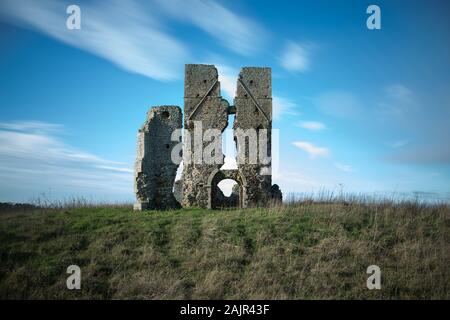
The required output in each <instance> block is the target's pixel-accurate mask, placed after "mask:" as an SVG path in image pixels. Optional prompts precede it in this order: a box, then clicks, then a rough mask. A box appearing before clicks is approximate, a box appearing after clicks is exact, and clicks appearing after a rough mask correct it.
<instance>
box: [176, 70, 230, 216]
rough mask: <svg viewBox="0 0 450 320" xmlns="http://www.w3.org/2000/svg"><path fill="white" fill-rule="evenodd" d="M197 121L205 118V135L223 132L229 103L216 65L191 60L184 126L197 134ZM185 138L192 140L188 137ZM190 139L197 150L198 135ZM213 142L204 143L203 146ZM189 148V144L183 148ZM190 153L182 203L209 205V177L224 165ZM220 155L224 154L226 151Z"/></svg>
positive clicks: (185, 92)
mask: <svg viewBox="0 0 450 320" xmlns="http://www.w3.org/2000/svg"><path fill="white" fill-rule="evenodd" d="M194 121H201V124H202V136H203V133H204V132H205V130H207V129H218V130H220V131H221V132H223V131H224V130H225V128H226V127H227V125H228V103H224V99H222V97H221V95H220V83H219V81H218V73H217V69H216V68H215V67H214V66H213V65H200V64H188V65H186V67H185V81H184V128H185V130H187V131H188V132H189V134H190V136H191V137H194ZM184 142H185V143H189V141H186V139H185V141H184ZM190 143H191V149H190V150H194V139H191V141H190ZM209 143H210V142H204V143H203V150H204V148H205V146H207V145H208V144H209ZM186 148H187V146H186V145H185V146H184V149H183V150H186ZM220 151H221V150H220ZM185 156H186V155H185ZM190 156H191V159H190V161H184V162H183V164H184V163H186V165H183V175H182V201H181V204H182V206H183V207H202V208H207V207H208V203H209V202H210V201H211V199H210V198H211V190H210V188H209V186H208V178H209V177H210V176H211V174H212V173H213V172H216V171H218V170H219V169H220V167H221V165H220V164H205V163H201V164H198V163H196V161H194V160H195V159H194V152H192V153H191V155H190ZM216 156H217V157H221V158H222V159H223V158H224V156H223V154H219V155H216ZM187 162H189V163H187Z"/></svg>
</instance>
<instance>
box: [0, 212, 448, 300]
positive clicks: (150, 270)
mask: <svg viewBox="0 0 450 320" xmlns="http://www.w3.org/2000/svg"><path fill="white" fill-rule="evenodd" d="M449 231H450V208H449V206H447V205H435V206H424V205H420V204H417V203H403V204H401V205H394V204H382V203H380V204H371V205H363V204H357V203H353V204H347V203H297V204H295V205H289V206H283V207H276V208H266V209H246V210H229V211H207V210H201V209H190V210H188V209H182V210H178V211H170V212H156V211H149V212H141V213H136V212H133V211H132V210H131V208H128V207H85V208H70V209H69V208H66V209H64V208H62V209H30V210H22V211H21V210H18V211H17V212H4V213H1V214H0V298H1V299H12V298H27V299H29V298H31V299H35V298H44V299H78V298H88V299H91V298H95V299H110V298H114V299H122V298H127V299H129V298H133V299H134V298H137V299H185V298H190V299H313V298H314V299H316V298H318V299H330V298H337V299H349V298H357V299H379V298H388V299H390V298H395V299H397V298H399V299H410V298H420V299H430V298H447V299H449V298H450V268H449V261H450V259H449V258H450V246H449V243H450V232H449ZM72 264H76V265H78V266H80V267H81V273H82V274H81V277H82V280H81V286H82V288H81V290H78V291H75V290H72V291H71V290H68V289H67V288H66V278H67V277H68V276H69V275H68V274H66V269H67V267H68V266H69V265H72ZM374 264H375V265H378V266H379V267H380V268H381V272H382V273H381V281H382V283H381V285H382V289H381V290H368V289H367V287H366V280H367V277H368V276H369V275H368V274H366V269H367V267H368V266H369V265H374Z"/></svg>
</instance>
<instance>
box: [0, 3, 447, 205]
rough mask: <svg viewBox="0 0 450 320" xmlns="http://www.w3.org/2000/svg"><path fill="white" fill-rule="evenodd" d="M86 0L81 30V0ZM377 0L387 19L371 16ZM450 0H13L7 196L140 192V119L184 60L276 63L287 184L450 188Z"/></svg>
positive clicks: (0, 87) (168, 91)
mask: <svg viewBox="0 0 450 320" xmlns="http://www.w3.org/2000/svg"><path fill="white" fill-rule="evenodd" d="M70 4H77V5H79V6H80V8H81V30H68V29H67V28H66V19H67V16H68V15H67V14H66V8H67V6H68V5H70ZM370 4H376V5H378V6H379V7H380V8H381V30H369V29H367V27H366V19H367V17H368V14H367V13H366V9H367V7H368V6H369V5H370ZM449 9H450V4H449V3H448V2H447V1H402V0H397V1H376V2H369V1H344V0H342V1H326V0H323V1H317V0H316V1H256V0H249V1H212V0H209V1H207V0H205V1H195V0H193V1H181V0H156V1H50V0H40V1H28V0H27V1H25V0H22V1H21V0H14V1H11V0H2V1H1V3H0V47H1V48H2V49H1V50H0V74H1V77H0V110H1V113H0V201H29V200H31V199H33V198H36V197H38V196H39V195H40V194H42V193H44V194H46V196H47V197H49V198H51V199H61V198H70V197H73V196H84V197H88V198H92V199H95V200H97V201H99V200H100V201H102V200H105V201H111V200H116V201H132V200H133V198H134V196H133V178H132V175H133V173H132V168H133V161H134V157H135V145H136V131H137V129H138V128H139V126H140V125H141V124H142V122H143V121H144V120H145V113H146V111H147V110H148V108H149V107H150V106H153V105H162V104H173V105H179V106H183V68H184V64H185V63H210V64H215V65H216V66H217V67H218V69H219V73H220V80H221V88H222V94H223V95H224V97H226V98H227V99H228V100H229V101H232V97H233V92H234V87H235V82H236V77H237V74H238V73H239V69H240V67H243V66H269V67H271V68H272V73H273V76H272V78H273V96H274V100H273V102H274V114H275V119H274V122H273V127H274V128H278V129H279V135H280V139H279V141H280V165H279V170H278V172H276V173H275V174H274V182H275V183H278V184H279V185H280V187H281V189H282V190H283V191H284V192H317V191H318V190H321V189H328V190H338V189H341V188H344V190H346V191H349V192H363V193H369V194H373V193H391V194H392V193H396V194H402V193H409V192H420V193H423V194H424V195H427V194H430V195H432V196H433V197H439V198H441V199H446V200H448V199H449V197H450V182H449V181H450V166H449V164H450V143H449V141H448V140H449V137H450V128H449V125H448V124H449V119H450V74H449V70H450V44H449V41H448V38H449V35H448V30H450V20H449V19H448V13H449V12H450V11H449Z"/></svg>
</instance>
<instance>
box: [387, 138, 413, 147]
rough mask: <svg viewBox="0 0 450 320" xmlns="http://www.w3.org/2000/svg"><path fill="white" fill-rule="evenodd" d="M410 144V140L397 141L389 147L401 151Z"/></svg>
mask: <svg viewBox="0 0 450 320" xmlns="http://www.w3.org/2000/svg"><path fill="white" fill-rule="evenodd" d="M408 142H409V141H408V140H397V141H394V142H392V143H390V144H389V145H390V147H391V148H393V149H399V148H401V147H404V146H406V145H407V144H408Z"/></svg>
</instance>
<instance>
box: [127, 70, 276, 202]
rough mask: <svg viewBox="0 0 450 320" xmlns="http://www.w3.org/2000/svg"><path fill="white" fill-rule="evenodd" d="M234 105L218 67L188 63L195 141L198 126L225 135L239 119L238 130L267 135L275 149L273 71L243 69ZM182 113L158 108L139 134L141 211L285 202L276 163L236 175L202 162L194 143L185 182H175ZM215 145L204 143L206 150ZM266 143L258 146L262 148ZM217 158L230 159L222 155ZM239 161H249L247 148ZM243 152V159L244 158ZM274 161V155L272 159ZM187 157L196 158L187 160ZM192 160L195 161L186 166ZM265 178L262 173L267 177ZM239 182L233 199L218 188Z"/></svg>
mask: <svg viewBox="0 0 450 320" xmlns="http://www.w3.org/2000/svg"><path fill="white" fill-rule="evenodd" d="M234 104H235V105H234V106H230V105H229V103H228V102H227V101H226V100H225V99H223V98H222V96H221V94H220V82H219V81H218V72H217V69H216V68H215V67H214V66H213V65H200V64H187V65H186V66H185V83H184V129H185V130H187V131H188V132H189V134H190V136H191V137H194V123H201V130H202V131H201V132H202V133H204V132H205V130H208V129H217V130H219V131H220V132H223V131H224V130H225V128H226V127H227V126H228V116H229V115H230V114H235V121H234V124H233V130H234V132H235V141H237V137H236V132H237V130H248V129H256V130H257V131H258V132H259V130H261V129H266V130H267V144H268V150H271V130H272V79H271V69H270V68H253V67H252V68H250V67H245V68H242V69H241V72H240V74H239V79H238V80H237V89H236V98H235V99H234ZM181 122H182V120H181V110H180V108H179V107H176V106H160V107H153V108H152V109H150V111H149V112H148V119H147V121H146V122H145V124H144V126H143V127H142V128H141V129H140V130H139V132H138V146H137V158H136V165H135V192H136V198H137V203H136V204H135V207H134V208H135V210H145V209H170V208H176V207H178V206H179V205H180V204H181V205H182V206H183V207H201V208H220V207H228V206H236V205H237V206H239V207H242V208H246V207H252V206H261V205H268V204H269V203H272V202H281V200H282V193H281V191H280V189H279V187H278V185H272V176H271V164H270V163H267V164H261V163H257V164H250V163H248V161H245V162H244V163H239V164H238V168H237V169H235V170H221V169H220V167H221V166H222V164H205V163H204V162H201V163H197V161H195V159H194V156H195V154H194V152H191V153H189V152H186V150H187V149H188V148H189V145H188V143H190V144H191V145H190V148H189V149H190V150H191V151H193V150H194V149H195V148H194V144H195V142H194V139H190V140H188V139H184V141H183V143H184V144H183V153H184V155H183V156H184V158H183V159H184V166H183V172H182V176H181V180H179V181H177V182H174V180H175V176H176V171H177V167H178V165H177V164H174V163H172V160H171V152H172V148H173V147H174V146H175V145H176V144H177V143H178V142H176V141H175V142H172V141H171V135H172V132H173V131H174V130H175V129H179V128H181ZM210 143H211V142H210V141H204V142H203V150H204V149H205V147H206V146H207V145H209V144H210ZM259 146H260V144H259V143H258V148H259ZM216 152H220V154H218V155H216V156H218V157H220V158H222V159H224V155H223V154H222V151H221V150H216ZM237 152H238V156H243V158H244V159H245V160H248V150H247V148H239V147H238V145H237ZM241 153H242V154H241ZM258 154H259V152H258ZM269 156H270V154H269ZM186 157H191V158H190V159H186ZM186 160H189V161H186ZM263 172H264V173H265V174H262V173H263ZM223 179H233V180H235V181H236V182H237V185H236V186H235V188H234V189H233V194H232V196H231V197H230V198H229V199H227V198H226V197H225V196H224V195H223V193H222V192H221V191H220V189H219V188H218V186H217V184H218V183H219V182H220V181H221V180H223Z"/></svg>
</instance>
